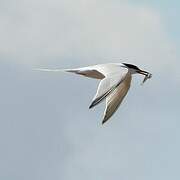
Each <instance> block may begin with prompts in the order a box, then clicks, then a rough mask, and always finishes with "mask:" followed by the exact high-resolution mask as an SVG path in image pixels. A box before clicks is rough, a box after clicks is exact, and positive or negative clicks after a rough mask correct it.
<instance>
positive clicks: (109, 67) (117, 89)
mask: <svg viewBox="0 0 180 180" xmlns="http://www.w3.org/2000/svg"><path fill="white" fill-rule="evenodd" d="M38 70H41V71H54V72H58V71H65V72H70V73H75V74H78V75H83V76H86V77H89V78H94V79H99V80H100V83H99V86H98V89H97V92H96V94H95V96H94V98H93V100H92V103H91V104H90V106H89V108H90V109H91V108H93V107H94V106H96V105H97V104H99V103H101V102H102V101H103V100H106V107H105V111H104V117H103V121H102V124H104V123H105V122H106V121H107V120H109V119H110V117H111V116H112V115H113V114H114V113H115V112H116V110H117V109H118V107H119V106H120V104H121V103H122V101H123V99H124V97H125V96H126V94H127V92H128V90H129V88H130V85H131V79H132V75H133V74H141V75H144V76H145V78H144V80H143V83H144V82H145V81H146V80H147V79H149V78H151V77H152V74H150V73H149V72H147V71H144V70H141V69H140V68H139V67H137V66H135V65H133V64H128V63H107V64H98V65H93V66H88V67H82V68H76V69H64V70H62V69H38Z"/></svg>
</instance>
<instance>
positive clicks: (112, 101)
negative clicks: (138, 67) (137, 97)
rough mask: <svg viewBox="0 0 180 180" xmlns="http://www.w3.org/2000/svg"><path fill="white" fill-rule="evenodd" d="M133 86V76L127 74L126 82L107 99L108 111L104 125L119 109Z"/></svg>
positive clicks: (106, 110) (105, 113)
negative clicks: (131, 85)
mask: <svg viewBox="0 0 180 180" xmlns="http://www.w3.org/2000/svg"><path fill="white" fill-rule="evenodd" d="M130 84H131V75H130V73H127V75H126V77H125V79H124V81H123V82H122V83H121V84H120V85H119V86H118V87H117V88H116V89H115V90H114V91H113V92H112V93H111V94H110V95H109V96H108V97H107V98H106V109H105V112H104V118H103V121H102V123H103V124H104V123H105V122H106V121H107V120H108V119H109V118H110V117H111V116H112V115H113V114H114V113H115V112H116V110H117V109H118V107H119V106H120V104H121V103H122V101H123V99H124V97H125V96H126V94H127V92H128V90H129V88H130Z"/></svg>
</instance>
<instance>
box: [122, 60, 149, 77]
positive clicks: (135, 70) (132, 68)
mask: <svg viewBox="0 0 180 180" xmlns="http://www.w3.org/2000/svg"><path fill="white" fill-rule="evenodd" d="M122 64H123V65H124V66H125V67H126V68H128V69H129V70H130V72H131V74H136V73H138V74H142V75H145V76H149V75H150V73H149V72H147V71H144V70H141V69H140V68H138V67H137V66H135V65H133V64H127V63H122Z"/></svg>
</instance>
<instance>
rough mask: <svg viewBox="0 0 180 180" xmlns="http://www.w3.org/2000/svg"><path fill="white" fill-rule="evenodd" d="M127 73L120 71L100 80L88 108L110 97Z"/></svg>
mask: <svg viewBox="0 0 180 180" xmlns="http://www.w3.org/2000/svg"><path fill="white" fill-rule="evenodd" d="M127 73H128V70H127V69H121V71H118V72H115V73H111V74H108V76H107V77H105V78H104V79H102V80H101V81H100V83H99V86H98V89H97V92H96V95H95V96H94V98H93V101H92V103H91V105H90V106H89V108H92V107H94V106H95V105H97V104H99V103H100V102H102V100H104V99H105V98H106V97H108V95H110V94H111V93H112V92H113V91H114V90H115V89H116V88H117V87H118V86H119V85H120V84H121V83H122V82H123V81H124V78H125V77H126V74H127Z"/></svg>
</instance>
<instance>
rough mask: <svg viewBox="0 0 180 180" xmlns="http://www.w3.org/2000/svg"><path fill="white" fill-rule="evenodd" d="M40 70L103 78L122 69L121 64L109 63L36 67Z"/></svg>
mask: <svg viewBox="0 0 180 180" xmlns="http://www.w3.org/2000/svg"><path fill="white" fill-rule="evenodd" d="M36 70H40V71H49V72H50V71H52V72H63V71H64V72H71V73H75V74H78V75H83V76H86V77H89V78H95V79H103V78H105V77H107V76H108V75H109V74H111V73H115V72H119V71H121V70H122V67H121V66H120V64H115V63H108V64H98V65H94V66H88V67H82V68H75V69H43V68H40V69H36Z"/></svg>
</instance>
